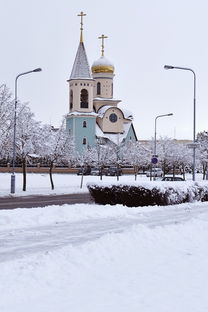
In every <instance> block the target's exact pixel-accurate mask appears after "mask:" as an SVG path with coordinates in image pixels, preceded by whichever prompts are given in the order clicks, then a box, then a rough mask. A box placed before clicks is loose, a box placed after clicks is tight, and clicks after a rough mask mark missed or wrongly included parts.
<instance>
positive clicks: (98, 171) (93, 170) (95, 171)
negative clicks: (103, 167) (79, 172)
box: [90, 168, 100, 176]
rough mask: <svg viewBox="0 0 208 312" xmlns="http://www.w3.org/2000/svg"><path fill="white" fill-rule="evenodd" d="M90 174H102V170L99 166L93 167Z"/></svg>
mask: <svg viewBox="0 0 208 312" xmlns="http://www.w3.org/2000/svg"><path fill="white" fill-rule="evenodd" d="M90 175H93V176H99V175H100V170H99V169H98V168H91V172H90Z"/></svg>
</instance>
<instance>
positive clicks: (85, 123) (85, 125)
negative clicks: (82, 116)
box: [83, 120, 87, 128]
mask: <svg viewBox="0 0 208 312" xmlns="http://www.w3.org/2000/svg"><path fill="white" fill-rule="evenodd" d="M83 128H87V122H86V121H85V120H84V121H83Z"/></svg>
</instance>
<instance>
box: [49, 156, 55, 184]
mask: <svg viewBox="0 0 208 312" xmlns="http://www.w3.org/2000/svg"><path fill="white" fill-rule="evenodd" d="M52 170H53V162H51V164H50V169H49V176H50V182H51V189H52V190H54V183H53V176H52Z"/></svg>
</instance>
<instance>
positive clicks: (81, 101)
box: [66, 12, 97, 153]
mask: <svg viewBox="0 0 208 312" xmlns="http://www.w3.org/2000/svg"><path fill="white" fill-rule="evenodd" d="M78 16H79V17H80V18H81V22H80V24H81V28H80V42H79V46H78V50H77V54H76V57H75V60H74V65H73V68H72V72H71V75H70V78H69V80H68V83H69V113H68V115H67V117H66V127H67V129H68V131H69V132H70V134H71V135H72V136H73V139H74V143H75V147H76V150H77V151H78V152H80V153H81V152H82V150H83V148H86V147H90V146H93V145H94V144H95V123H96V116H97V114H95V113H94V112H93V89H94V79H93V78H92V76H91V73H90V66H89V63H88V59H87V54H86V51H85V46H84V41H83V17H84V16H86V14H84V13H83V12H81V13H80V14H78Z"/></svg>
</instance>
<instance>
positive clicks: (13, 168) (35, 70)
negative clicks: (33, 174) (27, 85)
mask: <svg viewBox="0 0 208 312" xmlns="http://www.w3.org/2000/svg"><path fill="white" fill-rule="evenodd" d="M41 70H42V69H41V68H36V69H33V70H30V71H27V72H24V73H21V74H19V75H17V77H16V78H15V93H14V95H15V97H14V130H13V131H14V133H13V157H12V175H11V193H12V194H14V193H15V158H16V124H17V80H18V78H19V77H20V76H23V75H27V74H30V73H36V72H40V71H41Z"/></svg>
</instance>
